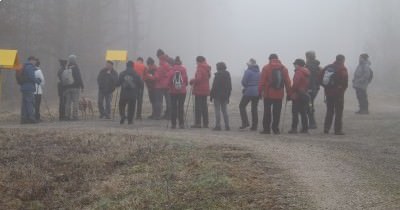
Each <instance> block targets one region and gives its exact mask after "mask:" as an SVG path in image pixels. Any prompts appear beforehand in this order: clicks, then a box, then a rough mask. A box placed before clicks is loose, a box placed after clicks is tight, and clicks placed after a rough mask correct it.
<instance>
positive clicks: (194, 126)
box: [190, 125, 201, 128]
mask: <svg viewBox="0 0 400 210" xmlns="http://www.w3.org/2000/svg"><path fill="white" fill-rule="evenodd" d="M190 128H201V125H192V126H190Z"/></svg>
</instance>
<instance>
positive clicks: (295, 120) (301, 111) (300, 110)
mask: <svg viewBox="0 0 400 210" xmlns="http://www.w3.org/2000/svg"><path fill="white" fill-rule="evenodd" d="M308 103H309V100H307V99H305V98H301V99H297V100H294V101H293V103H292V130H295V131H297V126H298V124H299V115H300V116H301V125H302V131H303V132H307V131H308V115H307V110H308Z"/></svg>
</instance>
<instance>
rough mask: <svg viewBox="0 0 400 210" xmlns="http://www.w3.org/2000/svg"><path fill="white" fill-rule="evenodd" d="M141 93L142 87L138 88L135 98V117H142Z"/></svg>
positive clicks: (142, 91)
mask: <svg viewBox="0 0 400 210" xmlns="http://www.w3.org/2000/svg"><path fill="white" fill-rule="evenodd" d="M143 93H144V89H143V88H142V89H139V91H138V95H137V100H136V119H142V106H143Z"/></svg>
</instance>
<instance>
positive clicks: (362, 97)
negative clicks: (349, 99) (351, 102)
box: [356, 88, 369, 113]
mask: <svg viewBox="0 0 400 210" xmlns="http://www.w3.org/2000/svg"><path fill="white" fill-rule="evenodd" d="M356 95H357V99H358V104H359V106H360V112H366V113H367V112H368V111H369V103H368V94H367V90H364V89H360V88H356Z"/></svg>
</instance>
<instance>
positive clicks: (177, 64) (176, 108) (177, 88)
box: [168, 57, 188, 129]
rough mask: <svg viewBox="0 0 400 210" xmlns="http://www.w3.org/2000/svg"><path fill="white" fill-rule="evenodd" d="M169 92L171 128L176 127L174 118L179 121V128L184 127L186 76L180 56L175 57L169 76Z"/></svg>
mask: <svg viewBox="0 0 400 210" xmlns="http://www.w3.org/2000/svg"><path fill="white" fill-rule="evenodd" d="M168 81H169V94H170V96H171V123H172V127H171V128H172V129H175V128H176V120H177V119H178V121H179V128H181V129H184V128H185V122H184V109H185V108H184V106H185V99H186V87H187V85H188V76H187V73H186V68H185V67H184V66H183V65H182V61H181V59H180V57H176V58H175V61H174V64H173V67H172V71H171V72H170V75H169V78H168Z"/></svg>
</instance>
